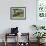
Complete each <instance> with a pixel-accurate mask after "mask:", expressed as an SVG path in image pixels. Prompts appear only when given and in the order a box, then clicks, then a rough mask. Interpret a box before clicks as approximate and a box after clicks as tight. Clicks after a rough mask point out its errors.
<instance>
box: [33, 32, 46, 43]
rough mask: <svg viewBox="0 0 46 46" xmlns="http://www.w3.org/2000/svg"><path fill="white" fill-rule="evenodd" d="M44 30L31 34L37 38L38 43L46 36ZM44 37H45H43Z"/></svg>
mask: <svg viewBox="0 0 46 46" xmlns="http://www.w3.org/2000/svg"><path fill="white" fill-rule="evenodd" d="M45 34H46V33H45V32H35V33H34V34H33V35H34V36H35V37H36V38H37V41H38V42H39V43H40V40H41V39H42V38H43V37H44V36H46V35H45ZM44 38H45V37H44Z"/></svg>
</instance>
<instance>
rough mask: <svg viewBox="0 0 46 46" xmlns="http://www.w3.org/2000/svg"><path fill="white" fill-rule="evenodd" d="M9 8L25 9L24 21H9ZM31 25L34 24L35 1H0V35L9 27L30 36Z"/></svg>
mask: <svg viewBox="0 0 46 46" xmlns="http://www.w3.org/2000/svg"><path fill="white" fill-rule="evenodd" d="M10 7H26V20H10ZM32 24H36V0H0V34H2V33H4V32H5V31H7V32H8V31H9V30H8V29H9V28H11V27H19V32H30V34H32V32H33V31H32V29H31V28H30V26H31V25H32Z"/></svg>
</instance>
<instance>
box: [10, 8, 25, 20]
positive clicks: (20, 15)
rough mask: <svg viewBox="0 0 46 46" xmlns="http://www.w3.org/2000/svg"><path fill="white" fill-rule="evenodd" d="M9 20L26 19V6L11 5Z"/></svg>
mask: <svg viewBox="0 0 46 46" xmlns="http://www.w3.org/2000/svg"><path fill="white" fill-rule="evenodd" d="M10 19H11V20H25V19H26V7H11V8H10Z"/></svg>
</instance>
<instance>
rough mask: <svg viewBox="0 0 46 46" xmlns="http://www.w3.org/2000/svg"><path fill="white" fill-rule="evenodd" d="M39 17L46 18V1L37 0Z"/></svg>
mask: <svg viewBox="0 0 46 46" xmlns="http://www.w3.org/2000/svg"><path fill="white" fill-rule="evenodd" d="M37 16H38V17H39V18H46V0H37Z"/></svg>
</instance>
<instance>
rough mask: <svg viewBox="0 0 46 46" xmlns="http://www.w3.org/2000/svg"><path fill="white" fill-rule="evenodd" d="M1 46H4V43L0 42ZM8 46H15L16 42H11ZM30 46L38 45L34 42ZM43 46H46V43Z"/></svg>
mask: <svg viewBox="0 0 46 46" xmlns="http://www.w3.org/2000/svg"><path fill="white" fill-rule="evenodd" d="M0 46H4V43H3V42H2V43H1V42H0ZM7 46H15V42H14V43H12V42H10V43H8V45H7ZM21 46H22V45H21ZM24 46H25V45H24ZM30 46H37V43H34V42H32V43H30ZM42 46H46V43H44V45H42Z"/></svg>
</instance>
